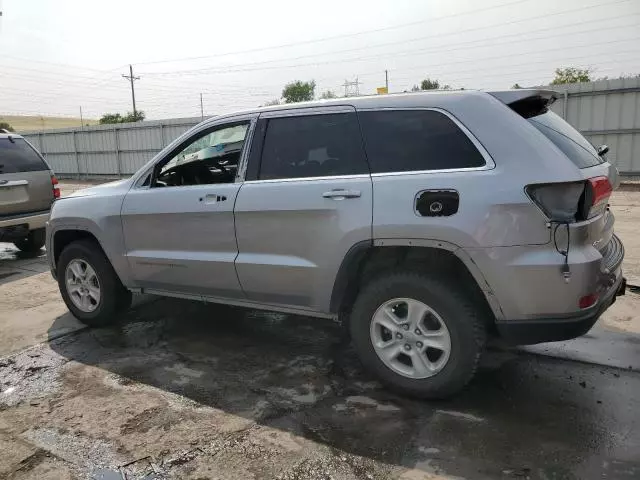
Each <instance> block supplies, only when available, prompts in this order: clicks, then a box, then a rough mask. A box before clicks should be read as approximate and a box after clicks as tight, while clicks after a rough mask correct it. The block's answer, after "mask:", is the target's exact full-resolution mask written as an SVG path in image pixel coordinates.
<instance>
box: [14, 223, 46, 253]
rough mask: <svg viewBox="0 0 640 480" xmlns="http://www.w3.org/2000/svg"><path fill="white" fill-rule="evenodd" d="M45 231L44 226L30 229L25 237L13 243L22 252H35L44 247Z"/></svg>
mask: <svg viewBox="0 0 640 480" xmlns="http://www.w3.org/2000/svg"><path fill="white" fill-rule="evenodd" d="M45 238H46V232H45V229H44V228H38V229H36V230H31V231H30V232H29V233H28V235H27V236H26V237H25V238H22V239H20V240H16V241H15V242H13V244H14V245H15V246H16V247H18V248H19V249H20V250H21V251H22V252H27V253H35V252H38V251H40V250H41V249H42V247H44V241H45Z"/></svg>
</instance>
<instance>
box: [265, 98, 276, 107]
mask: <svg viewBox="0 0 640 480" xmlns="http://www.w3.org/2000/svg"><path fill="white" fill-rule="evenodd" d="M274 105H280V99H279V98H274V99H273V100H269V101H267V102H264V105H263V107H273V106H274Z"/></svg>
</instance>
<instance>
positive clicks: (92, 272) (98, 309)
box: [57, 240, 132, 327]
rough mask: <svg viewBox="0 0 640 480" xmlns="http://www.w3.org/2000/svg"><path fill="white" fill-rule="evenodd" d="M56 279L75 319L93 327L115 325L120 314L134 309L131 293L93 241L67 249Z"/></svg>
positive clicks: (72, 244)
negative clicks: (132, 307) (130, 308)
mask: <svg viewBox="0 0 640 480" xmlns="http://www.w3.org/2000/svg"><path fill="white" fill-rule="evenodd" d="M57 277H58V287H59V288H60V293H61V294H62V299H63V300H64V303H66V305H67V307H68V308H69V310H70V311H71V313H72V314H73V316H74V317H76V318H77V319H78V320H80V321H81V322H82V323H84V324H86V325H88V326H90V327H100V326H104V325H110V324H113V323H116V322H117V320H118V315H117V314H118V313H120V312H122V311H124V310H126V309H128V308H129V307H130V306H131V298H132V296H131V292H130V291H129V290H127V289H126V288H125V287H124V286H123V285H122V283H121V282H120V279H119V278H118V275H117V274H116V272H115V270H114V269H113V267H112V266H111V263H109V260H108V259H107V257H106V256H105V254H104V253H103V252H102V249H101V248H100V247H99V246H98V245H96V244H95V243H94V242H91V241H88V240H79V241H76V242H73V243H71V244H69V245H68V246H67V247H65V249H64V250H63V251H62V253H61V254H60V258H59V260H58V265H57Z"/></svg>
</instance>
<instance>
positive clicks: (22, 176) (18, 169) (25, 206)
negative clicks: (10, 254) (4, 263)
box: [0, 130, 60, 252]
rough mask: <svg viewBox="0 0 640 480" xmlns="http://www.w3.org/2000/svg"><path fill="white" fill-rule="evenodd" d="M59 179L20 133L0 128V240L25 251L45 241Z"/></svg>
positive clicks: (39, 245) (33, 249)
mask: <svg viewBox="0 0 640 480" xmlns="http://www.w3.org/2000/svg"><path fill="white" fill-rule="evenodd" d="M57 183H58V181H57V180H56V177H54V175H53V172H52V171H51V169H50V168H49V166H48V165H47V162H45V161H44V159H43V158H42V156H41V155H40V154H39V153H38V151H37V150H36V149H35V148H33V146H32V145H31V144H30V143H29V142H27V141H26V140H25V139H24V138H22V137H21V136H20V135H16V134H14V133H9V132H6V131H4V130H0V242H13V243H14V244H15V245H16V246H17V247H18V248H19V249H20V250H22V251H24V252H37V251H38V250H40V249H41V248H42V247H43V246H44V243H45V223H46V222H47V219H48V218H49V210H50V209H51V204H52V203H53V201H54V199H55V198H57V197H59V196H60V190H59V189H58V185H57Z"/></svg>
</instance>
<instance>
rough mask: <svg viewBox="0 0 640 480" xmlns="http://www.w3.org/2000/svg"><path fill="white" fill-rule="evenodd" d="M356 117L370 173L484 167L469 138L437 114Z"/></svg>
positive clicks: (365, 113)
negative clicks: (358, 119) (360, 129)
mask: <svg viewBox="0 0 640 480" xmlns="http://www.w3.org/2000/svg"><path fill="white" fill-rule="evenodd" d="M358 116H359V118H360V124H361V125H362V134H363V136H364V141H365V147H366V150H367V158H368V160H369V164H370V165H371V172H372V173H386V172H410V171H420V170H445V169H451V168H474V167H481V166H483V165H485V160H484V157H483V156H482V154H481V153H480V152H479V151H478V149H477V148H476V146H475V145H474V144H473V142H472V141H471V140H470V139H469V137H468V136H467V135H466V134H465V133H464V132H463V131H462V130H460V128H459V127H458V126H457V125H456V124H455V122H453V120H451V119H450V118H449V117H448V116H446V115H445V114H443V113H441V112H437V111H435V110H376V111H363V112H359V113H358Z"/></svg>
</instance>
